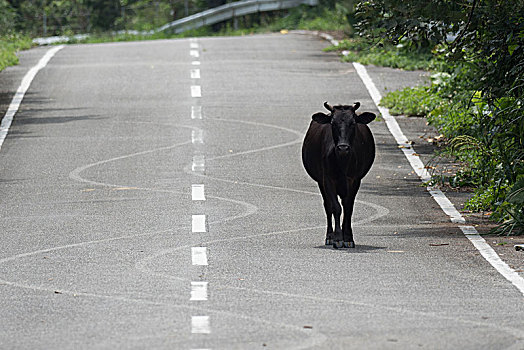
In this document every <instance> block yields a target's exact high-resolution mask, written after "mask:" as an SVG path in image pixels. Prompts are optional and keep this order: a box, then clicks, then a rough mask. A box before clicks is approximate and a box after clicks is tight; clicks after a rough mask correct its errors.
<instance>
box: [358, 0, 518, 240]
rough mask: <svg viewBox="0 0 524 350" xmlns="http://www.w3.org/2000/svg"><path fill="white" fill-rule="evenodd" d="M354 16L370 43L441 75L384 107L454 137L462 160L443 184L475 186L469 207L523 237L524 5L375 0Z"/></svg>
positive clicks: (451, 147) (454, 151)
mask: <svg viewBox="0 0 524 350" xmlns="http://www.w3.org/2000/svg"><path fill="white" fill-rule="evenodd" d="M355 15H356V17H357V18H358V24H357V26H356V27H357V28H358V30H359V33H360V34H361V35H362V36H363V37H364V38H365V39H367V40H368V41H369V42H371V43H373V44H372V46H373V45H375V47H376V45H377V43H378V44H382V45H384V47H386V46H388V45H389V46H390V47H391V46H395V49H396V48H397V46H399V45H401V46H402V47H405V48H406V50H408V51H411V52H412V53H413V54H414V55H418V57H419V58H420V61H421V62H426V63H427V66H425V67H424V66H423V65H422V66H420V67H419V68H425V69H430V70H434V71H435V73H436V74H434V75H433V83H432V84H431V86H428V87H417V88H409V89H404V90H402V91H398V92H393V93H390V94H389V95H387V96H386V97H385V98H384V99H383V101H382V104H383V105H385V106H386V107H388V108H391V109H392V111H393V112H395V113H398V114H407V115H424V116H426V117H427V118H428V121H429V123H430V124H431V125H433V126H435V127H436V128H437V129H438V130H439V131H440V132H441V133H442V134H443V135H444V136H445V138H446V139H447V140H448V144H447V148H446V150H445V152H446V153H447V154H448V155H450V156H452V157H456V158H457V159H458V160H459V161H460V162H461V163H462V164H463V167H462V169H461V171H459V172H458V173H457V174H456V175H455V176H453V177H450V178H447V179H446V181H447V184H449V185H451V186H454V187H459V186H467V187H471V188H473V189H474V195H473V197H472V198H471V199H470V200H469V201H468V203H467V208H469V209H471V210H474V211H480V210H483V211H491V212H492V215H491V217H492V219H493V220H496V221H497V222H499V223H500V225H499V226H498V227H497V228H496V229H495V230H494V232H495V233H499V234H523V233H524V145H523V136H524V4H523V3H522V2H518V1H501V0H500V1H499V0H468V1H457V2H455V1H449V2H448V1H444V2H443V1H437V0H430V1H426V0H424V1H422V0H402V1H401V0H387V1H386V0H374V1H366V2H361V3H360V4H358V6H357V8H356V12H355ZM400 50H404V49H403V48H401V49H400ZM355 51H357V50H355ZM371 51H373V50H371ZM394 52H398V51H396V50H393V51H391V50H390V54H389V55H391V54H394ZM421 52H422V53H423V55H420V53H421ZM428 52H431V53H432V56H433V57H432V58H429V59H425V58H424V57H426V54H427V53H428ZM356 55H357V58H356V59H358V55H359V53H358V51H357V53H356ZM366 55H367V53H366V54H365V55H362V59H366ZM387 56H388V55H386V57H387ZM435 62H437V64H435ZM370 63H373V62H370ZM376 63H379V64H380V62H376ZM426 63H424V64H426ZM392 66H394V65H392ZM412 66H413V65H412V64H409V65H408V64H406V65H405V66H404V67H403V68H412ZM398 67H402V66H401V65H398Z"/></svg>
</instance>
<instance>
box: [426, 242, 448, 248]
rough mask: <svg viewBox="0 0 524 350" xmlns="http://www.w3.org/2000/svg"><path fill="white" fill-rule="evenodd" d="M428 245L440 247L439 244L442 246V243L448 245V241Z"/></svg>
mask: <svg viewBox="0 0 524 350" xmlns="http://www.w3.org/2000/svg"><path fill="white" fill-rule="evenodd" d="M429 245H430V246H431V247H440V246H443V245H449V243H430V244H429Z"/></svg>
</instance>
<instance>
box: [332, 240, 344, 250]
mask: <svg viewBox="0 0 524 350" xmlns="http://www.w3.org/2000/svg"><path fill="white" fill-rule="evenodd" d="M333 248H335V249H339V248H344V242H342V241H334V242H333Z"/></svg>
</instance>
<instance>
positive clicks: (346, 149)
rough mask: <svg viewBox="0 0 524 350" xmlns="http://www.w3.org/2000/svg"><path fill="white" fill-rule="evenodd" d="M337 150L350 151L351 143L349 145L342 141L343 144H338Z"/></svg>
mask: <svg viewBox="0 0 524 350" xmlns="http://www.w3.org/2000/svg"><path fill="white" fill-rule="evenodd" d="M337 150H339V151H340V152H348V151H349V145H347V144H345V143H341V144H339V145H337Z"/></svg>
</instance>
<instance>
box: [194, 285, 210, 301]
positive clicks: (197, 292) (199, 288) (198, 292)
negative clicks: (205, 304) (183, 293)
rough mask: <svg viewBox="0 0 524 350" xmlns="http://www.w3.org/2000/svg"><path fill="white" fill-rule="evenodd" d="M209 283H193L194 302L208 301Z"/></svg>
mask: <svg viewBox="0 0 524 350" xmlns="http://www.w3.org/2000/svg"><path fill="white" fill-rule="evenodd" d="M207 284H208V283H207V282H191V299H190V300H192V301H204V300H207Z"/></svg>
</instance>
